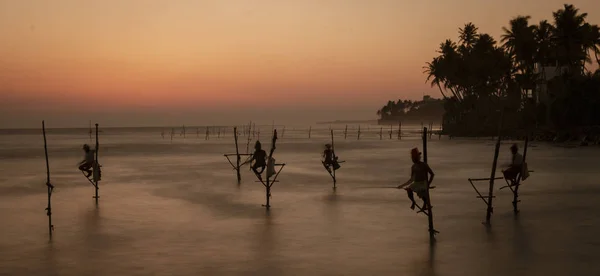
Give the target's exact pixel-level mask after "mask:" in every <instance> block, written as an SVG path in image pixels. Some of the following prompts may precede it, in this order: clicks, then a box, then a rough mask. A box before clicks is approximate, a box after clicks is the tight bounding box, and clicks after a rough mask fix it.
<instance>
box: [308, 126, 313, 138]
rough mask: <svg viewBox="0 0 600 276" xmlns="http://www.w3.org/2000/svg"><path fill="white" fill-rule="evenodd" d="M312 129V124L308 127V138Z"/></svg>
mask: <svg viewBox="0 0 600 276" xmlns="http://www.w3.org/2000/svg"><path fill="white" fill-rule="evenodd" d="M311 131H312V126H309V127H308V139H310V132H311Z"/></svg>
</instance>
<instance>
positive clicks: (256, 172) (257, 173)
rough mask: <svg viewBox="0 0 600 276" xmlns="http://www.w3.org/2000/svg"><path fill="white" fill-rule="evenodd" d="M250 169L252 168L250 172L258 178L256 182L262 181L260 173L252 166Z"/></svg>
mask: <svg viewBox="0 0 600 276" xmlns="http://www.w3.org/2000/svg"><path fill="white" fill-rule="evenodd" d="M251 168H252V171H253V172H254V174H256V177H258V180H262V176H261V175H260V174H261V173H262V171H261V172H258V170H257V169H256V166H252V167H251Z"/></svg>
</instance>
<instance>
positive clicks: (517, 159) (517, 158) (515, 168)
mask: <svg viewBox="0 0 600 276" xmlns="http://www.w3.org/2000/svg"><path fill="white" fill-rule="evenodd" d="M510 152H511V154H512V159H511V163H510V164H509V165H508V168H507V169H505V170H503V171H502V173H503V174H504V179H506V181H509V182H510V185H514V184H515V183H516V181H517V177H518V176H519V174H520V173H521V172H522V171H523V155H521V154H520V153H519V147H518V146H517V144H513V145H512V146H511V147H510Z"/></svg>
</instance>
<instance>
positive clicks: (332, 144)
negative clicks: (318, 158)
mask: <svg viewBox="0 0 600 276" xmlns="http://www.w3.org/2000/svg"><path fill="white" fill-rule="evenodd" d="M331 154H332V155H333V159H334V160H333V161H335V144H334V141H333V129H332V130H331ZM331 177H333V189H334V190H335V189H336V188H337V187H336V183H337V180H336V179H335V168H331Z"/></svg>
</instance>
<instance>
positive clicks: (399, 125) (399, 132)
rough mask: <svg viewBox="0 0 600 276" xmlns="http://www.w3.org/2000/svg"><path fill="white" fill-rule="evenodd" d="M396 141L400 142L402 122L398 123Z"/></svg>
mask: <svg viewBox="0 0 600 276" xmlns="http://www.w3.org/2000/svg"><path fill="white" fill-rule="evenodd" d="M398 140H402V121H398Z"/></svg>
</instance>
